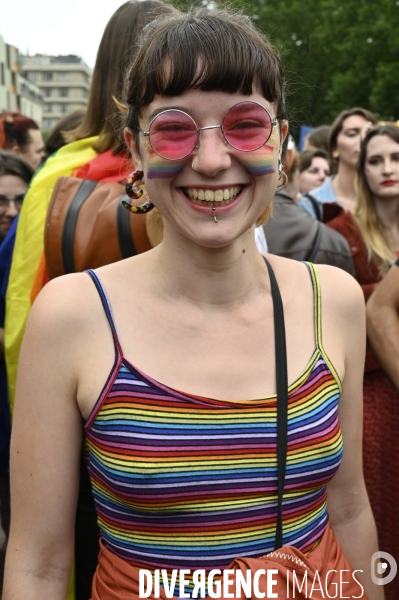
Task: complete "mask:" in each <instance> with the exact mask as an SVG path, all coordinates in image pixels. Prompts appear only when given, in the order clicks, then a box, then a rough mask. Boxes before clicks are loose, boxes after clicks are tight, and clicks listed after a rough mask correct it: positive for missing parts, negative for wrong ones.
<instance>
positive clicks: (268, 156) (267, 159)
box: [239, 144, 274, 177]
mask: <svg viewBox="0 0 399 600" xmlns="http://www.w3.org/2000/svg"><path fill="white" fill-rule="evenodd" d="M239 160H240V162H241V163H242V164H243V165H244V167H245V169H246V170H247V171H248V173H250V174H251V175H253V176H254V177H262V176H263V175H271V174H272V173H274V148H273V147H272V146H268V145H267V144H266V145H265V146H262V148H259V150H254V151H253V152H241V153H240V155H239Z"/></svg>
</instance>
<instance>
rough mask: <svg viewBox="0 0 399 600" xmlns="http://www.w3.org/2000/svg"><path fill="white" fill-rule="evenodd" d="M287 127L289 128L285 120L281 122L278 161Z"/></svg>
mask: <svg viewBox="0 0 399 600" xmlns="http://www.w3.org/2000/svg"><path fill="white" fill-rule="evenodd" d="M288 127H289V125H288V121H286V120H285V119H284V121H281V129H280V131H281V135H280V148H279V158H280V159H281V154H282V151H283V144H284V140H285V138H286V137H287V135H288Z"/></svg>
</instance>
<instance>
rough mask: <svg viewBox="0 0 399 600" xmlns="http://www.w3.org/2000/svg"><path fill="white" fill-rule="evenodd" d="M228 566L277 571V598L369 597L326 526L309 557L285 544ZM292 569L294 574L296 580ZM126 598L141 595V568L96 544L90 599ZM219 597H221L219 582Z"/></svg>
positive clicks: (262, 587)
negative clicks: (97, 548)
mask: <svg viewBox="0 0 399 600" xmlns="http://www.w3.org/2000/svg"><path fill="white" fill-rule="evenodd" d="M228 568H229V569H232V570H234V571H237V570H241V571H242V572H243V574H245V572H246V571H247V570H250V571H251V573H252V578H253V577H254V575H255V573H256V571H259V570H261V569H263V570H264V571H266V573H267V570H269V569H274V570H276V571H277V573H273V574H272V575H271V577H272V579H273V581H275V582H277V583H276V584H274V585H273V587H272V592H273V593H274V594H275V593H277V594H278V596H277V597H278V598H279V599H283V598H284V599H286V598H293V597H294V598H297V600H305V599H306V598H309V597H311V598H312V600H322V599H324V598H328V597H329V596H328V594H330V597H332V598H334V597H337V598H339V597H341V596H342V597H345V596H346V597H349V598H351V597H358V598H362V600H367V596H366V593H365V591H364V590H363V587H362V586H361V585H360V583H358V573H356V572H353V569H352V567H351V566H350V564H349V562H348V561H347V559H346V558H345V556H344V554H343V552H342V550H341V547H340V545H339V543H338V541H337V539H336V537H335V535H334V533H333V531H332V529H331V527H330V526H329V525H327V528H326V531H325V532H324V534H323V537H322V539H321V540H320V543H319V544H318V545H317V547H316V548H315V549H314V550H313V551H312V552H311V553H310V554H309V555H308V556H305V555H304V554H303V553H302V552H301V551H300V550H298V549H297V548H294V547H293V546H284V547H283V548H280V549H279V550H278V551H276V552H271V553H270V554H268V555H266V556H262V557H261V558H241V557H239V558H236V559H234V560H233V562H232V563H231V565H230V566H229V567H228ZM293 572H295V579H294V575H293ZM305 572H307V587H305V585H303V586H302V589H301V590H300V587H301V585H302V584H303V582H304V581H305V580H304V576H305ZM266 573H265V574H261V575H260V577H259V580H258V589H259V592H260V594H261V595H262V594H265V595H264V596H262V597H263V598H265V599H266V598H267V597H268V593H267V592H268V590H267V575H266ZM229 582H233V583H232V584H230V586H229V591H230V593H232V592H233V590H235V589H236V586H235V574H234V575H230V577H229ZM341 586H342V587H341ZM294 590H295V594H294V593H293V592H294ZM311 590H312V594H311V595H310V593H311ZM326 590H327V592H328V594H327V593H326ZM341 590H342V592H341ZM235 597H236V596H235ZM241 597H242V598H244V597H245V595H244V593H241ZM271 597H272V596H271ZM128 598H129V600H139V599H140V596H139V570H138V569H136V568H135V567H133V566H132V565H130V564H129V563H127V562H126V561H124V560H123V559H121V558H119V557H118V556H116V555H115V554H113V553H112V552H110V551H109V550H107V548H105V547H104V545H103V544H102V542H100V555H99V563H98V566H97V570H96V573H95V575H94V579H93V587H92V596H91V600H122V599H124V600H127V599H128ZM154 598H155V597H154V595H153V594H151V595H150V596H149V600H154ZM160 598H162V600H167V598H166V594H165V590H164V589H163V588H162V587H160ZM208 598H209V597H208ZM237 598H239V596H237ZM252 598H253V599H254V600H255V598H256V596H255V595H254V593H252ZM174 600H176V597H174ZM220 600H225V598H224V596H223V586H222V592H221V596H220Z"/></svg>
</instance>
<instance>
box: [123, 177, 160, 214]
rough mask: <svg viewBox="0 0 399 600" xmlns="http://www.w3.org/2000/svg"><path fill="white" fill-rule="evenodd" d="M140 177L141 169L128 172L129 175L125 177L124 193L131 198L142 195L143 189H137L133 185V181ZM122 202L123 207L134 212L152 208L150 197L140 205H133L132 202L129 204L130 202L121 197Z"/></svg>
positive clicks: (135, 198)
mask: <svg viewBox="0 0 399 600" xmlns="http://www.w3.org/2000/svg"><path fill="white" fill-rule="evenodd" d="M141 179H143V171H133V173H130V175H129V176H128V177H127V178H126V188H125V189H126V195H127V196H129V198H131V199H132V200H138V199H139V198H141V196H142V195H143V190H138V189H137V188H135V187H134V184H135V182H136V181H140V180H141ZM122 204H123V206H124V207H125V208H127V210H130V212H132V213H135V214H137V213H139V214H143V213H148V212H150V210H152V209H153V208H154V204H153V203H152V202H151V200H150V199H148V200H147V201H146V202H144V204H141V205H140V206H134V205H133V204H130V202H127V201H126V200H123V199H122Z"/></svg>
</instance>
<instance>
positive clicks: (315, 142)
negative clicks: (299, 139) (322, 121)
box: [305, 125, 331, 153]
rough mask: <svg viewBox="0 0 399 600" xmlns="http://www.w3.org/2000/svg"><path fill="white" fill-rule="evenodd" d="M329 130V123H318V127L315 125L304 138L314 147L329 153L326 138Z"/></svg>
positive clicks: (327, 138)
mask: <svg viewBox="0 0 399 600" xmlns="http://www.w3.org/2000/svg"><path fill="white" fill-rule="evenodd" d="M330 131H331V126H330V125H319V127H315V128H314V129H312V131H310V132H309V133H308V134H307V135H306V137H305V140H306V141H307V142H308V143H309V144H310V145H311V146H313V147H314V148H318V149H320V150H324V152H327V153H329V151H330V147H329V142H328V140H329V135H330Z"/></svg>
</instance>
